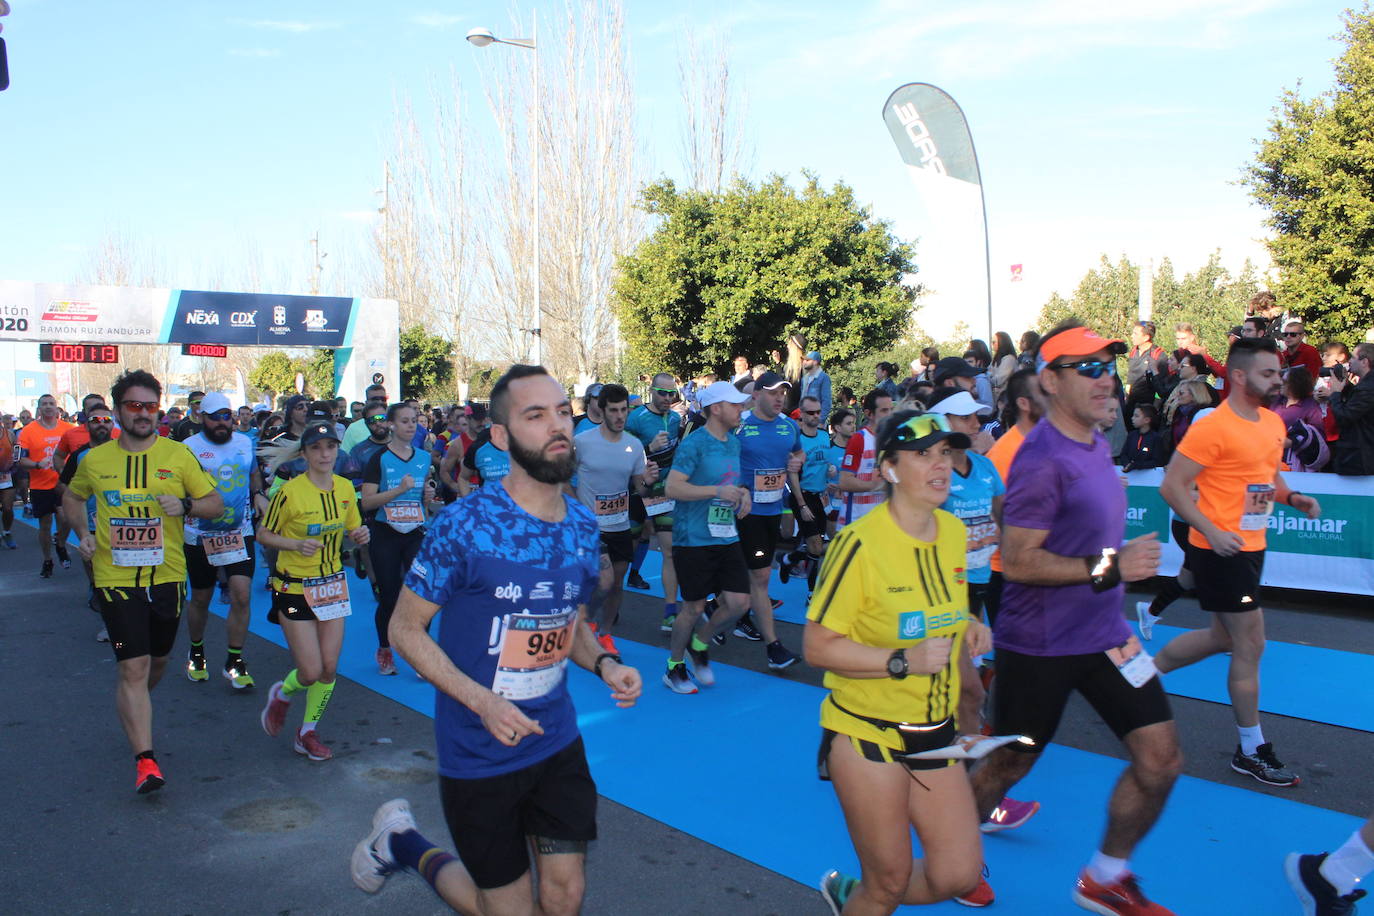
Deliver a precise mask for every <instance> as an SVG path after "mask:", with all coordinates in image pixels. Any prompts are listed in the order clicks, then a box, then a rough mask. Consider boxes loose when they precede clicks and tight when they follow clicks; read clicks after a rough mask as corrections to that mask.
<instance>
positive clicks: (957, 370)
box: [935, 356, 978, 385]
mask: <svg viewBox="0 0 1374 916" xmlns="http://www.w3.org/2000/svg"><path fill="white" fill-rule="evenodd" d="M977 374H978V370H977V369H975V368H973V367H972V366H970V365H969V364H968V363H966V362H964V361H963V359H961V358H960V357H958V356H946V357H945V358H944V359H942V360H940V361H939V362H938V363H936V364H935V384H937V385H938V384H940V383H941V382H943V381H944V380H945V379H947V378H954V377H955V376H960V375H962V376H963V377H964V378H973V377H974V376H975V375H977Z"/></svg>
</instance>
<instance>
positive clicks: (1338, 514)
mask: <svg viewBox="0 0 1374 916" xmlns="http://www.w3.org/2000/svg"><path fill="white" fill-rule="evenodd" d="M1125 476H1126V479H1127V488H1126V496H1127V501H1128V505H1127V509H1126V538H1127V540H1129V539H1131V538H1133V537H1136V536H1138V535H1141V534H1145V533H1146V532H1148V531H1153V532H1155V534H1156V535H1158V537H1159V540H1160V543H1162V544H1164V545H1165V547H1164V555H1163V559H1162V562H1161V563H1160V573H1161V574H1163V575H1174V574H1176V573H1177V572H1178V568H1179V566H1180V565H1181V564H1182V562H1183V551H1182V548H1181V547H1180V546H1179V545H1176V544H1174V543H1173V542H1172V538H1171V534H1170V530H1169V519H1170V512H1169V506H1168V504H1167V503H1166V502H1165V501H1164V497H1162V496H1160V495H1159V485H1160V483H1162V482H1163V480H1164V471H1163V470H1162V469H1156V470H1150V471H1132V472H1131V473H1129V474H1127V475H1125ZM1283 479H1284V480H1285V481H1286V482H1287V483H1288V485H1289V486H1290V487H1292V488H1293V489H1295V490H1298V491H1300V492H1303V493H1307V494H1309V495H1311V496H1314V497H1316V498H1317V501H1318V502H1320V503H1321V506H1322V514H1321V517H1320V518H1315V519H1310V518H1308V517H1307V516H1306V515H1304V514H1303V513H1301V512H1298V511H1296V510H1294V509H1291V508H1289V507H1288V506H1285V505H1282V504H1275V506H1274V514H1273V515H1271V516H1270V517H1269V527H1268V531H1267V534H1266V541H1267V544H1268V547H1267V550H1266V553H1265V558H1264V578H1263V580H1262V581H1263V584H1265V585H1272V586H1275V587H1277V588H1300V589H1308V590H1311V591H1318V592H1343V593H1347V594H1352V595H1374V477H1340V476H1338V475H1336V474H1304V473H1297V472H1292V471H1289V472H1285V473H1284V475H1283Z"/></svg>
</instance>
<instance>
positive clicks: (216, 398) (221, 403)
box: [200, 391, 233, 413]
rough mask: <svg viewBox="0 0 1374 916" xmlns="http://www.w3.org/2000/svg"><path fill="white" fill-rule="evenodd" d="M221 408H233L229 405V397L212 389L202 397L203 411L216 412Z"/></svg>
mask: <svg viewBox="0 0 1374 916" xmlns="http://www.w3.org/2000/svg"><path fill="white" fill-rule="evenodd" d="M220 410H233V408H232V407H230V406H229V399H228V398H226V397H225V396H224V395H222V394H220V393H219V392H218V391H212V392H210V393H209V394H207V395H206V396H205V397H203V398H201V399H200V412H201V413H215V412H217V411H220Z"/></svg>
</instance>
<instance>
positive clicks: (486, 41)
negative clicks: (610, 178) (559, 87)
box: [467, 11, 544, 366]
mask: <svg viewBox="0 0 1374 916" xmlns="http://www.w3.org/2000/svg"><path fill="white" fill-rule="evenodd" d="M538 35H539V13H538V12H537V11H536V12H535V13H534V23H533V27H532V30H531V32H530V36H531V37H529V38H497V37H496V36H495V35H493V34H492V32H491V29H484V28H476V29H473V30H471V31H470V32H468V34H467V39H468V41H469V42H471V43H472V44H473V45H474V46H476V47H479V48H485V47H486V46H487V45H491V44H502V45H514V46H515V47H517V48H527V49H528V50H530V51H534V140H533V146H534V319H533V321H532V322H531V327H530V336H531V337H532V338H533V344H532V346H531V348H530V349H531V352H532V354H533V356H532V358H531V360H530V361H531V362H532V363H533V364H534V365H536V366H537V365H540V364H541V363H542V362H543V359H544V338H543V329H542V325H543V323H544V309H543V303H542V301H541V298H540V289H539V287H540V283H539V247H540V245H539V209H540V201H539V198H540V194H539V187H540V186H539V128H540V113H541V111H540V103H541V100H540V97H539V52H538V50H537V48H536V45H535V39H536V38H538Z"/></svg>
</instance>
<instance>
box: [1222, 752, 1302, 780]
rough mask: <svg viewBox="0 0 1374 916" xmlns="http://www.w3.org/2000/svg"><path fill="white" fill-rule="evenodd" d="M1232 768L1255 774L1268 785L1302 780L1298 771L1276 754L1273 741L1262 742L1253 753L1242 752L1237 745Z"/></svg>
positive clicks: (1247, 773) (1238, 771) (1232, 759)
mask: <svg viewBox="0 0 1374 916" xmlns="http://www.w3.org/2000/svg"><path fill="white" fill-rule="evenodd" d="M1231 769H1233V770H1235V771H1236V772H1237V773H1244V774H1246V775H1247V776H1253V777H1255V778H1256V779H1258V780H1259V781H1260V782H1262V783H1264V784H1265V785H1266V786H1296V785H1297V784H1298V783H1300V782H1302V780H1301V779H1299V778H1298V775H1297V774H1296V773H1294V772H1293V771H1292V770H1290V769H1288V768H1287V767H1285V766H1284V765H1283V763H1282V762H1281V761H1280V760H1279V758H1278V757H1276V756H1274V745H1273V744H1272V743H1271V742H1265V743H1264V744H1261V745H1260V746H1259V747H1257V748H1255V752H1254V753H1253V754H1245V753H1242V752H1241V749H1240V746H1239V745H1237V746H1236V753H1235V755H1234V756H1233V757H1232V758H1231Z"/></svg>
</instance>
